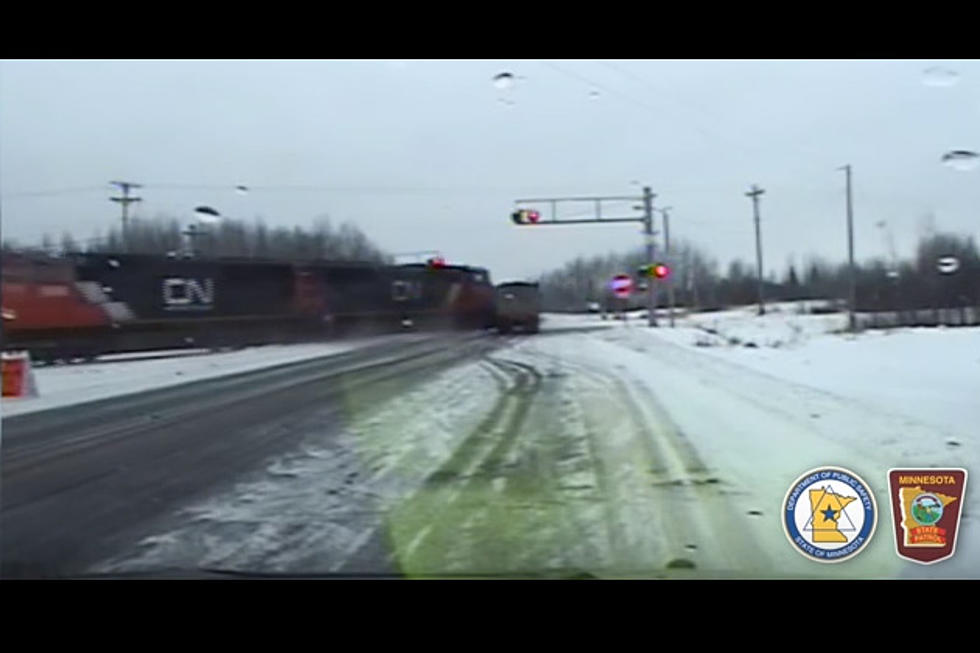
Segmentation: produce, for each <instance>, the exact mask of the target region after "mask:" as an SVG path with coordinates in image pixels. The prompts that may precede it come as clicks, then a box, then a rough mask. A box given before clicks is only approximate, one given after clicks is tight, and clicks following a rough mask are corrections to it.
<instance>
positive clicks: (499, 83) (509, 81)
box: [493, 73, 514, 91]
mask: <svg viewBox="0 0 980 653" xmlns="http://www.w3.org/2000/svg"><path fill="white" fill-rule="evenodd" d="M493 85H494V86H495V87H497V88H498V89H499V90H501V91H506V90H507V89H509V88H511V87H513V86H514V75H512V74H511V73H500V74H499V75H494V78H493Z"/></svg>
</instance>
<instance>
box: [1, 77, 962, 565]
mask: <svg viewBox="0 0 980 653" xmlns="http://www.w3.org/2000/svg"><path fill="white" fill-rule="evenodd" d="M978 84H980V63H978V62H977V61H925V60H922V61H918V60H894V61H881V60H879V61H870V60H868V61H840V60H833V61H800V60H758V61H710V60H697V61H683V60H680V61H662V60H554V61H552V60H523V61H512V60H511V61H505V60H469V61H452V60H417V61H416V60H413V61H389V60H367V61H359V60H347V61H344V60H340V61H317V60H311V61H286V60H279V61H216V60H212V61H162V60H160V61H153V60H149V61H124V60H115V61H57V60H44V61H26V60H25V61H15V60H5V61H2V62H0V103H2V105H3V115H2V118H0V140H2V142H3V148H2V149H0V210H2V220H3V243H2V247H3V258H2V267H3V269H2V303H3V331H2V339H3V402H2V418H3V419H2V434H0V437H2V442H0V444H2V446H0V490H2V491H0V576H2V577H5V578H22V577H26V578H35V577H52V576H59V577H62V576H69V577H91V576H110V577H111V576H119V577H132V576H133V575H136V576H139V575H141V574H144V575H154V574H156V575H162V574H177V575H178V576H181V577H201V576H207V575H208V574H213V575H219V576H220V575H222V574H229V575H245V576H249V575H254V576H255V577H260V576H261V577H265V576H267V575H277V574H279V575H290V576H300V577H304V576H309V577H323V576H331V575H332V576H334V577H336V576H357V577H377V576H382V577H388V576H394V577H404V578H431V577H450V578H468V577H473V578H487V577H490V578H518V577H534V578H621V577H627V578H692V579H693V578H746V579H751V578H787V577H792V578H814V579H827V578H833V579H836V578H884V579H899V578H980V527H978V525H977V524H978V522H977V517H976V515H977V514H978V513H980V505H978V503H977V502H978V501H980V496H978V494H977V490H976V487H975V483H976V482H975V481H971V480H970V478H969V475H970V473H972V472H974V471H975V470H978V469H980V466H978V461H980V453H978V447H977V445H978V442H977V437H978V435H977V434H978V431H977V423H978V421H980V402H978V401H977V397H978V396H980V357H978V353H977V351H978V349H977V343H978V342H980V251H978V247H977V240H976V239H977V236H978V235H980V232H978V227H977V224H978V223H977V221H976V215H975V208H976V206H977V205H978V204H980V184H978V183H977V175H978V174H980V141H978V139H977V132H976V124H977V120H978V118H980V101H978V97H980V96H978V89H980V86H978Z"/></svg>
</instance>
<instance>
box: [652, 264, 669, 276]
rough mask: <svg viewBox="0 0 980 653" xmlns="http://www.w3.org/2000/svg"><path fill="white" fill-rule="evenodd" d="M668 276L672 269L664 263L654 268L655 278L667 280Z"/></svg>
mask: <svg viewBox="0 0 980 653" xmlns="http://www.w3.org/2000/svg"><path fill="white" fill-rule="evenodd" d="M668 275H670V268H669V267H667V266H666V265H664V264H663V263H658V264H657V265H655V266H653V276H655V277H656V278H658V279H666V278H667V276H668Z"/></svg>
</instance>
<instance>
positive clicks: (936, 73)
mask: <svg viewBox="0 0 980 653" xmlns="http://www.w3.org/2000/svg"><path fill="white" fill-rule="evenodd" d="M958 81H960V76H959V73H957V72H956V71H955V70H950V69H949V68H944V67H942V66H932V67H931V68H926V69H925V71H923V73H922V83H923V84H925V85H926V86H953V85H955V84H956V83H957V82H958Z"/></svg>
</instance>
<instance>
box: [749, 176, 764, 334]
mask: <svg viewBox="0 0 980 653" xmlns="http://www.w3.org/2000/svg"><path fill="white" fill-rule="evenodd" d="M765 192H766V191H764V190H762V189H761V188H759V187H758V186H756V185H754V184H753V185H752V190H751V191H749V192H748V193H746V194H745V195H746V196H747V197H751V198H752V210H753V213H754V214H755V264H756V274H757V276H758V279H759V315H765V314H766V304H765V301H764V299H763V296H762V236H761V235H759V195H762V194H763V193H765Z"/></svg>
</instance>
